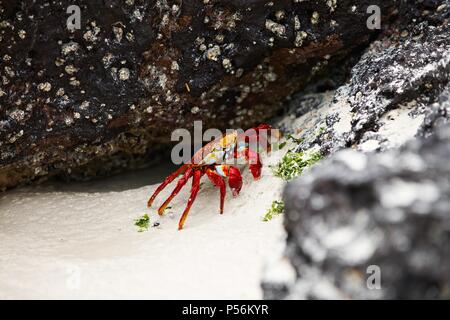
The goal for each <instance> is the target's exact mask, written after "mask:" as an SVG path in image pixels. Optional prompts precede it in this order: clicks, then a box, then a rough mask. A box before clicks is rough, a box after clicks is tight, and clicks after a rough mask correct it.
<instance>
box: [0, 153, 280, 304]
mask: <svg viewBox="0 0 450 320" xmlns="http://www.w3.org/2000/svg"><path fill="white" fill-rule="evenodd" d="M284 152H285V150H284V151H283V150H282V151H279V152H276V153H274V154H272V155H271V156H270V158H265V159H263V160H264V161H265V163H264V169H263V177H262V178H261V180H259V181H253V179H252V178H251V176H250V174H249V173H248V170H247V168H245V169H244V170H245V173H244V186H243V188H242V191H241V194H240V196H239V197H238V198H235V199H234V198H232V197H231V193H230V192H229V191H228V192H229V193H228V195H227V199H226V202H225V214H224V215H219V214H218V208H219V191H218V190H217V189H216V188H214V187H213V186H212V185H211V183H210V182H209V181H208V180H207V178H204V179H203V180H202V181H203V185H202V189H201V191H200V193H199V196H198V197H197V200H196V202H195V203H194V205H193V207H192V210H191V213H190V215H189V217H188V219H187V221H186V224H185V229H184V230H182V231H177V224H178V219H179V217H180V214H181V212H182V211H183V209H184V206H185V204H186V201H187V198H188V194H189V189H190V186H187V187H185V188H184V189H183V190H182V192H180V194H179V195H178V196H177V197H176V198H175V199H174V201H173V203H172V206H173V214H168V215H165V216H164V217H163V218H162V219H159V222H160V223H161V225H160V226H159V227H152V228H150V229H149V230H148V231H147V232H142V233H138V232H137V227H136V226H134V224H133V223H134V219H135V218H137V217H139V216H141V215H142V214H144V213H151V219H152V222H154V221H156V220H157V219H158V217H157V214H156V208H157V205H159V204H161V203H162V201H163V200H164V199H165V197H166V196H167V195H168V194H169V193H170V191H171V190H172V188H173V185H170V186H169V187H168V188H167V189H166V190H165V192H163V193H162V194H161V195H160V196H159V197H158V198H157V201H156V203H155V208H153V209H146V202H147V199H148V197H149V195H150V194H151V192H152V191H153V190H154V188H155V187H156V186H157V184H159V182H160V181H161V180H162V178H163V177H164V176H165V175H167V174H168V173H169V171H170V170H169V168H167V166H166V167H164V166H162V167H158V168H153V169H151V170H146V171H143V172H138V173H134V174H127V175H125V176H118V177H114V178H109V179H107V180H102V181H96V182H89V183H75V184H62V183H61V184H57V185H55V184H53V185H50V184H47V185H41V186H33V187H26V188H19V189H16V190H12V191H8V192H6V193H3V194H0V299H14V298H32V299H34V298H38V299H46V298H50V299H52V298H63V299H64V298H75V299H77V298H107V299H108V298H125V299H128V298H138V299H139V298H150V299H166V298H173V299H177V298H185V299H227V298H229V299H258V298H261V297H262V292H261V289H260V280H261V275H262V272H263V267H264V265H265V263H266V261H267V259H268V258H269V257H271V256H274V255H278V254H279V252H280V250H281V249H282V242H283V240H284V231H283V229H282V217H280V216H279V217H276V218H274V219H273V220H272V221H270V222H262V221H261V216H262V215H263V214H264V213H265V212H266V211H267V209H268V208H269V207H270V204H271V203H272V201H273V200H278V199H280V198H281V195H280V194H281V190H282V186H283V181H282V180H281V179H279V178H276V177H273V176H272V173H271V171H270V169H269V168H268V167H267V165H268V164H270V163H275V162H276V161H277V160H278V159H279V158H280V156H281V155H282V154H283V153H284ZM147 183H148V185H147V186H146V184H147Z"/></svg>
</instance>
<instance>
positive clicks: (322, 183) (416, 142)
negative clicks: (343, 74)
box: [263, 1, 450, 299]
mask: <svg viewBox="0 0 450 320" xmlns="http://www.w3.org/2000/svg"><path fill="white" fill-rule="evenodd" d="M417 3H420V4H421V5H422V7H421V6H420V5H419V6H418V7H417V8H416V9H419V8H420V10H419V11H415V10H409V11H408V10H407V11H405V12H404V15H403V16H404V17H405V19H406V20H399V21H398V23H397V24H394V25H393V26H392V27H391V28H388V29H387V30H385V32H384V33H383V34H382V35H381V36H380V38H379V39H378V40H377V41H375V42H374V43H372V45H371V47H370V48H369V49H368V50H367V51H366V52H365V53H364V55H363V56H362V57H361V60H360V61H359V62H358V63H356V64H355V66H354V67H353V68H352V70H351V72H350V80H349V81H348V82H347V83H345V84H343V85H340V86H339V85H338V86H337V88H331V90H329V91H326V92H320V91H319V92H317V88H312V90H311V92H308V93H306V94H301V95H299V96H298V97H296V98H295V99H293V100H292V102H291V111H290V112H291V116H292V117H291V119H289V118H287V119H284V120H283V121H282V124H284V125H285V126H286V127H292V128H293V129H292V131H293V132H294V133H297V134H298V136H299V137H300V138H301V139H302V142H301V143H300V144H299V145H298V149H299V150H305V149H308V148H311V147H312V146H314V145H318V146H319V147H320V148H321V150H322V152H323V154H325V155H328V157H329V159H327V160H324V161H323V163H322V164H319V166H318V167H316V168H312V169H311V170H310V171H309V172H308V173H305V174H304V175H302V176H301V177H300V178H298V179H296V180H295V181H293V182H291V183H289V184H288V185H287V187H286V189H285V193H284V202H285V208H286V216H285V229H286V231H287V233H288V238H287V248H286V251H285V255H284V258H283V259H280V260H279V261H278V262H277V263H276V264H275V265H274V266H269V268H268V272H267V276H266V277H265V279H264V281H263V289H264V292H265V298H268V299H380V298H383V299H416V298H427V299H434V298H444V299H448V298H449V297H450V290H449V288H450V277H449V273H448V270H449V269H450V258H449V257H450V252H449V245H450V236H449V235H450V228H449V226H450V162H449V159H450V125H449V121H450V105H449V94H450V87H449V81H448V80H449V74H450V60H449V59H450V41H449V37H448V34H449V24H448V18H449V5H448V1H419V2H417ZM423 6H425V7H428V9H426V10H424V9H423ZM405 143H406V144H405ZM349 147H350V148H349ZM343 149H345V150H343ZM375 152H379V153H375ZM277 270H278V272H277ZM374 270H379V271H380V275H381V277H380V279H381V282H380V285H381V287H380V288H379V289H377V288H376V286H375V287H374V286H373V282H372V280H371V279H372V278H370V276H371V275H372V274H373V271H374ZM280 274H283V275H285V276H284V277H281V276H280ZM286 275H287V276H286ZM368 283H369V284H368Z"/></svg>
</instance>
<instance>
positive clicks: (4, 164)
mask: <svg viewBox="0 0 450 320" xmlns="http://www.w3.org/2000/svg"><path fill="white" fill-rule="evenodd" d="M71 4H73V2H72V1H65V0H64V1H58V2H45V1H35V2H22V1H2V2H1V3H0V59H1V68H0V73H1V84H0V147H1V154H0V188H5V187H8V186H14V185H16V184H17V183H19V182H21V181H26V180H29V179H33V178H35V177H39V176H45V175H48V174H49V175H51V174H61V173H67V174H70V173H71V172H74V171H84V170H87V171H86V172H91V171H92V172H94V173H95V172H96V171H97V169H99V168H104V166H105V165H106V166H107V168H109V167H110V168H114V167H120V166H124V165H125V166H126V165H128V160H129V156H130V155H141V156H143V155H147V156H148V155H149V153H150V150H153V149H154V146H155V145H157V144H160V143H168V142H169V141H170V133H171V131H172V130H173V129H175V128H178V127H186V128H190V127H191V126H192V123H193V120H203V121H204V127H218V128H225V127H230V126H233V127H236V126H240V127H248V126H250V125H253V124H255V123H256V122H259V121H262V120H265V119H267V118H269V117H271V116H272V115H274V113H275V112H276V110H277V109H279V107H280V106H281V104H280V102H281V101H282V100H283V99H284V98H286V97H287V96H288V95H289V94H291V93H293V92H295V91H297V90H299V89H301V88H302V87H303V86H304V84H305V83H307V82H308V81H310V80H311V79H312V78H313V77H314V76H316V75H318V74H320V72H321V70H324V67H326V66H327V65H329V64H332V63H333V61H334V60H336V59H338V58H339V57H341V56H343V55H345V54H346V53H348V52H349V51H350V50H352V49H353V48H355V47H356V46H358V45H360V44H361V43H365V42H367V41H368V39H369V36H370V34H371V33H373V32H372V31H370V30H368V29H367V27H366V20H367V18H368V16H369V14H367V7H368V6H369V5H374V4H375V5H379V6H380V7H381V9H382V13H383V16H384V17H388V16H389V15H390V14H391V13H392V12H393V11H394V10H395V9H396V8H397V7H398V5H399V1H395V0H389V1H387V0H370V1H369V0H360V1H350V0H339V1H292V0H289V1H288V0H286V1H284V0H283V1H273V2H269V1H263V0H256V1H218V0H215V1H212V0H211V1H193V0H184V1H143V0H127V1H118V0H108V1H99V0H95V1H92V0H89V1H87V0H82V1H77V4H78V5H79V6H80V8H81V21H82V26H81V30H75V31H74V32H71V31H69V30H68V29H67V28H66V20H67V18H68V16H69V15H68V14H66V9H67V7H68V6H69V5H71ZM127 159H128V160H127ZM94 160H95V161H94ZM85 165H87V166H85ZM80 166H81V167H82V166H84V167H83V169H81V170H80ZM89 170H91V171H89Z"/></svg>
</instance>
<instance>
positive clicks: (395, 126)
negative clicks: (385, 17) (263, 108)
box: [286, 1, 450, 155]
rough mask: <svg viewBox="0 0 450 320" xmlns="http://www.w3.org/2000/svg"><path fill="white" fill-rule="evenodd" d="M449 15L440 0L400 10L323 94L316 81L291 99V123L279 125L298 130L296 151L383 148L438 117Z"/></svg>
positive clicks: (446, 72)
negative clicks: (347, 72) (346, 76)
mask: <svg viewBox="0 0 450 320" xmlns="http://www.w3.org/2000/svg"><path fill="white" fill-rule="evenodd" d="M449 13H450V5H449V3H448V1H444V2H442V3H441V2H437V1H435V2H432V3H431V2H420V3H419V4H418V5H417V6H416V7H415V8H414V9H411V8H410V7H403V9H402V13H401V16H402V19H399V20H398V21H397V22H396V23H394V24H392V25H390V26H388V27H387V28H386V29H385V30H384V32H383V34H382V35H381V36H380V37H379V39H378V40H376V41H375V42H373V43H372V44H371V46H370V47H369V48H368V49H367V50H366V51H365V52H364V54H363V55H362V57H361V58H360V59H359V60H358V61H357V63H355V65H354V66H353V67H352V68H351V71H350V76H349V80H348V82H347V83H342V84H341V85H337V86H328V87H327V89H328V91H327V92H322V91H321V90H320V89H321V87H320V86H317V84H316V85H315V86H311V87H309V92H306V93H305V92H304V93H301V94H300V95H299V96H298V97H295V98H294V99H292V101H291V104H290V107H289V110H290V111H289V115H290V117H291V118H292V119H294V120H291V121H288V122H289V124H290V126H286V127H290V129H291V130H290V131H291V132H294V133H298V132H300V136H299V138H301V140H302V143H301V144H300V145H299V147H298V149H299V150H304V149H308V148H310V147H311V146H313V145H316V144H317V145H319V146H320V147H321V150H322V153H323V154H325V155H326V154H332V153H334V152H336V151H338V150H341V149H344V148H348V147H352V148H355V149H358V150H362V151H383V150H387V149H390V148H396V147H399V146H401V145H402V144H404V143H405V142H406V141H408V140H410V139H412V138H414V137H415V136H422V135H424V134H426V132H427V131H429V130H428V129H427V128H430V127H432V126H433V123H434V122H435V121H437V122H443V121H444V119H442V118H443V117H444V118H445V117H446V115H445V114H446V112H445V110H447V109H448V107H446V106H443V104H444V103H445V101H446V100H448V96H449V94H448V91H449V90H450V87H449V78H450V38H449V36H448V35H449V34H450V24H449V23H448V17H449ZM341 73H342V72H341ZM332 76H333V74H332ZM341 81H342V80H341ZM337 83H339V82H337ZM334 84H336V81H334ZM330 95H331V96H332V97H331V98H329V96H330ZM324 97H326V99H324ZM314 110H320V112H315V111H314ZM438 118H440V119H441V120H439V119H438ZM311 124H313V125H311ZM318 128H322V130H319V132H318Z"/></svg>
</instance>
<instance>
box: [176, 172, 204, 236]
mask: <svg viewBox="0 0 450 320" xmlns="http://www.w3.org/2000/svg"><path fill="white" fill-rule="evenodd" d="M203 174H204V172H203V170H194V174H193V178H192V189H191V196H190V197H189V199H188V203H187V205H186V209H184V212H183V215H182V216H181V219H180V222H178V230H181V229H183V225H184V222H185V221H186V218H187V216H188V214H189V210H190V209H191V207H192V204H193V203H194V201H195V198H196V197H197V193H198V190H200V179H201V177H202V175H203Z"/></svg>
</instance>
